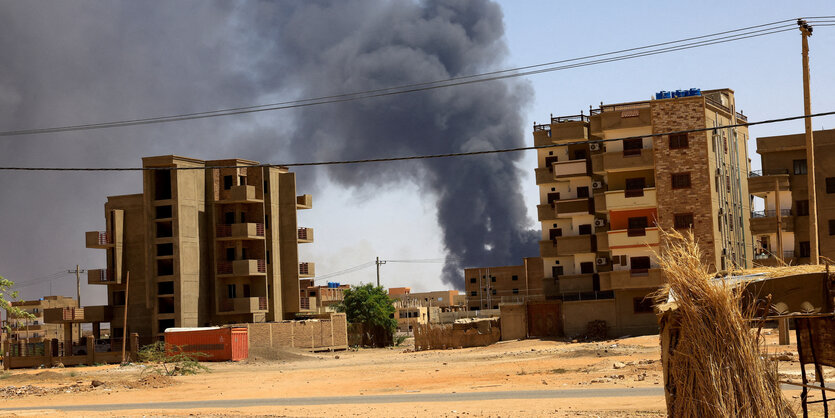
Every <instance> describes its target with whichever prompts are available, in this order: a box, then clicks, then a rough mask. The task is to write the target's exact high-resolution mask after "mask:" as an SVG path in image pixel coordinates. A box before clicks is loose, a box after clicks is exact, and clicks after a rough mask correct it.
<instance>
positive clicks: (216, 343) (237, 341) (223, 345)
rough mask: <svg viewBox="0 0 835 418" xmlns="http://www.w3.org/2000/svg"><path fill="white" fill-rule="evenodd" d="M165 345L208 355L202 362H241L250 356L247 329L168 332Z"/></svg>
mask: <svg viewBox="0 0 835 418" xmlns="http://www.w3.org/2000/svg"><path fill="white" fill-rule="evenodd" d="M165 343H166V345H171V346H177V347H179V348H180V349H182V350H183V351H185V352H191V353H206V354H208V355H209V357H201V358H200V360H202V361H230V360H231V361H241V360H245V359H246V358H247V357H248V356H249V345H248V340H247V330H246V328H214V329H196V330H182V329H180V330H177V331H171V332H169V331H167V330H166V332H165ZM172 348H173V347H172Z"/></svg>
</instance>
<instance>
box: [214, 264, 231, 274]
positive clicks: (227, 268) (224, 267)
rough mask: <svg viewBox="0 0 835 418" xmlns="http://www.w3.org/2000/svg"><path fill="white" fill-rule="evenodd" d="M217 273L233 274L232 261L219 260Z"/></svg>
mask: <svg viewBox="0 0 835 418" xmlns="http://www.w3.org/2000/svg"><path fill="white" fill-rule="evenodd" d="M217 274H232V262H230V261H218V263H217Z"/></svg>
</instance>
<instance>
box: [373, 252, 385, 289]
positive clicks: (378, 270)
mask: <svg viewBox="0 0 835 418" xmlns="http://www.w3.org/2000/svg"><path fill="white" fill-rule="evenodd" d="M374 263H375V264H377V287H380V265H382V264H386V262H385V261H380V257H377V261H375V262H374Z"/></svg>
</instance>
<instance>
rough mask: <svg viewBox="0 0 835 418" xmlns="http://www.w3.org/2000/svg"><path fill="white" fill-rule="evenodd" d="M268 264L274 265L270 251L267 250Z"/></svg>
mask: <svg viewBox="0 0 835 418" xmlns="http://www.w3.org/2000/svg"><path fill="white" fill-rule="evenodd" d="M267 264H272V262H271V261H270V251H269V250H267Z"/></svg>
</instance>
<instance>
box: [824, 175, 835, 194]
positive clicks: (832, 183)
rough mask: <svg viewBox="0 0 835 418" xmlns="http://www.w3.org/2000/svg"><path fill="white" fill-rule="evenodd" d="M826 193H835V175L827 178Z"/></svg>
mask: <svg viewBox="0 0 835 418" xmlns="http://www.w3.org/2000/svg"><path fill="white" fill-rule="evenodd" d="M826 193H827V194H832V193H835V177H827V178H826Z"/></svg>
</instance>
